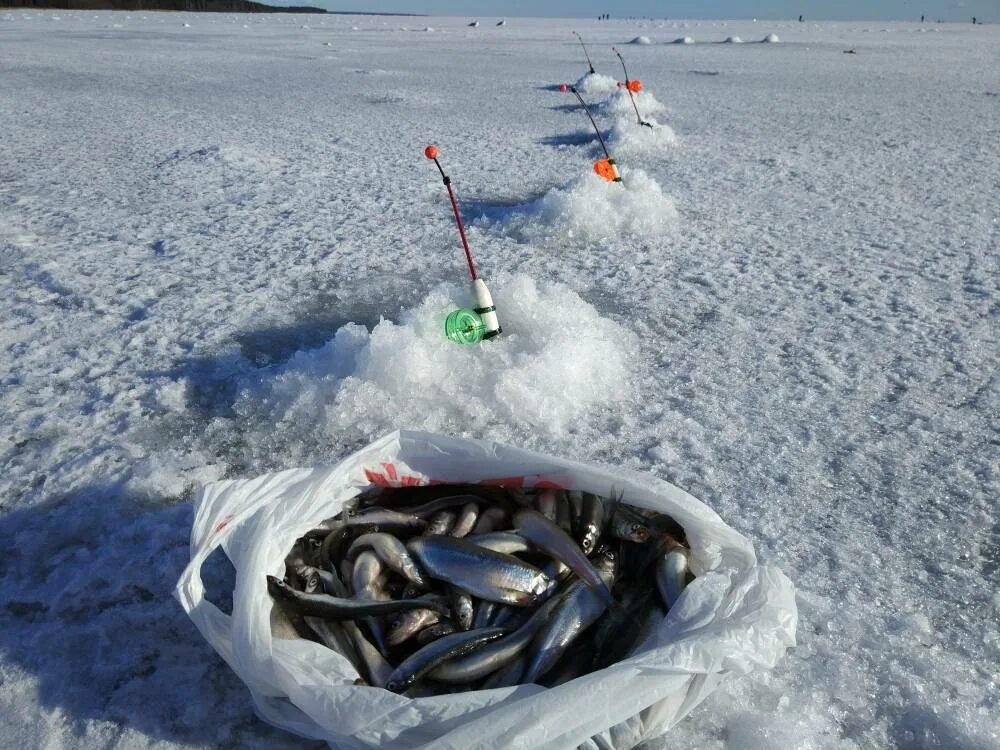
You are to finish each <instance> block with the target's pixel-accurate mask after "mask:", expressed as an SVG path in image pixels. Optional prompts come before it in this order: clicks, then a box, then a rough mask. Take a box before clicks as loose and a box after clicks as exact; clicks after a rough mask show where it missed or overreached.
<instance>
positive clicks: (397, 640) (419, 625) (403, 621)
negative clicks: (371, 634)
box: [385, 608, 441, 646]
mask: <svg viewBox="0 0 1000 750" xmlns="http://www.w3.org/2000/svg"><path fill="white" fill-rule="evenodd" d="M440 619H441V615H440V614H439V613H438V612H435V611H434V610H433V609H426V608H420V609H411V610H409V611H408V612H401V613H399V614H398V615H396V616H395V617H394V618H393V619H392V621H391V622H390V623H389V635H388V636H387V637H386V639H385V642H386V643H388V644H389V645H390V646H398V645H399V644H401V643H405V642H406V641H407V640H409V639H410V638H412V637H413V636H414V635H416V634H417V633H418V632H420V631H421V630H423V629H424V628H426V627H427V626H428V625H433V624H435V623H436V622H437V621H438V620H440Z"/></svg>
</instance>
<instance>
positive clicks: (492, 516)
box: [472, 507, 508, 534]
mask: <svg viewBox="0 0 1000 750" xmlns="http://www.w3.org/2000/svg"><path fill="white" fill-rule="evenodd" d="M507 519H508V515H507V511H505V510H504V509H503V508H498V507H489V508H484V509H483V510H482V511H481V512H480V514H479V517H478V518H477V519H476V525H475V526H473V527H472V533H473V534H488V533H490V532H491V531H495V530H496V529H498V528H500V526H501V525H502V524H505V523H506V522H507Z"/></svg>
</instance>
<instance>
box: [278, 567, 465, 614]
mask: <svg viewBox="0 0 1000 750" xmlns="http://www.w3.org/2000/svg"><path fill="white" fill-rule="evenodd" d="M267 591H268V593H269V594H270V595H271V596H272V597H273V598H274V599H275V600H277V601H280V602H281V603H282V604H283V605H285V606H287V607H288V608H289V609H291V610H292V611H294V612H298V613H299V614H301V615H310V616H312V617H322V618H325V619H328V620H354V619H357V618H359V617H377V616H381V615H391V614H393V613H395V612H402V611H404V610H407V609H416V608H418V607H427V608H430V609H434V610H436V611H438V612H447V611H448V609H447V607H448V605H447V603H446V602H445V601H444V600H443V599H442V598H441V597H440V596H437V595H436V594H428V595H426V596H421V597H418V598H416V599H393V600H390V601H375V600H370V599H341V598H339V597H335V596H330V595H329V594H306V593H304V592H302V591H296V590H295V589H293V588H292V587H291V586H289V585H288V584H287V583H285V582H284V581H282V580H281V579H280V578H277V577H275V576H268V577H267Z"/></svg>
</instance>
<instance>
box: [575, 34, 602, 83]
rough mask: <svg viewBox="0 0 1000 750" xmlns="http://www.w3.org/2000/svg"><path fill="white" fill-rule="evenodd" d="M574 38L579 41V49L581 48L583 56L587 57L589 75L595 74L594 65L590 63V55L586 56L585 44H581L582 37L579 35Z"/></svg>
mask: <svg viewBox="0 0 1000 750" xmlns="http://www.w3.org/2000/svg"><path fill="white" fill-rule="evenodd" d="M573 33H574V34H576V32H575V31H574V32H573ZM576 38H577V39H579V40H580V46H581V47H583V54H584V55H586V57H587V65H589V66H590V72H591V74H595V73H597V71H596V70H594V63H592V62H591V61H590V55H588V54H587V47H586V45H585V44H584V43H583V37H582V36H580V35H579V34H576Z"/></svg>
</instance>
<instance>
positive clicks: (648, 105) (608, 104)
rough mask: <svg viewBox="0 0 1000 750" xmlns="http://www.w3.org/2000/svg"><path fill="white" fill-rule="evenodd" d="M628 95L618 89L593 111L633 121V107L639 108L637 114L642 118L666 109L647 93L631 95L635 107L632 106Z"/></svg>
mask: <svg viewBox="0 0 1000 750" xmlns="http://www.w3.org/2000/svg"><path fill="white" fill-rule="evenodd" d="M628 94H629V92H628V91H626V90H625V89H624V88H618V89H616V90H615V91H614V92H613V93H612V94H611V96H609V97H608V98H607V99H605V100H604V101H602V102H599V103H598V104H597V105H596V106H595V107H594V109H596V110H597V111H598V112H600V113H602V114H605V115H608V116H610V117H616V118H617V117H632V118H633V119H634V118H635V107H638V108H639V113H640V114H641V115H643V116H646V115H647V114H652V113H654V112H663V111H665V110H666V107H665V106H664V105H663V104H662V103H660V102H659V101H658V100H657V98H656V97H655V96H653V95H652V94H651V93H650V92H648V91H640V92H638V93H635V94H632V96H633V97H634V98H635V107H633V106H632V99H631V98H630V97H629V95H628Z"/></svg>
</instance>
